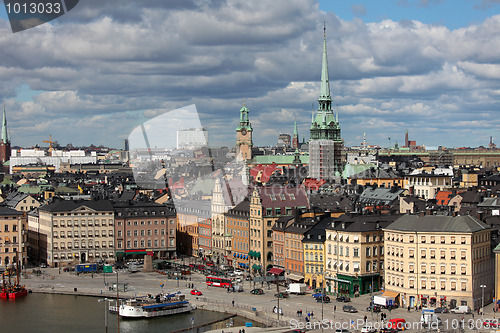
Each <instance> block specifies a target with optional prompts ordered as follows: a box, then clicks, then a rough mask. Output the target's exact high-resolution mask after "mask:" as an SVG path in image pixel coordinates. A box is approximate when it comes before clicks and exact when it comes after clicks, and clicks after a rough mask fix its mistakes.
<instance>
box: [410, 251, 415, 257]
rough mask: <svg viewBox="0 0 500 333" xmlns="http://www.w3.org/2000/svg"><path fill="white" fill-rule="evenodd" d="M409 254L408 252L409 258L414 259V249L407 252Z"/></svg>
mask: <svg viewBox="0 0 500 333" xmlns="http://www.w3.org/2000/svg"><path fill="white" fill-rule="evenodd" d="M409 252H410V253H409V257H410V259H413V258H415V250H414V249H410V251H409Z"/></svg>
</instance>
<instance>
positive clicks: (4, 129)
mask: <svg viewBox="0 0 500 333" xmlns="http://www.w3.org/2000/svg"><path fill="white" fill-rule="evenodd" d="M0 140H1V141H3V142H4V143H7V142H9V134H8V133H7V116H6V115H5V102H3V122H2V137H1V138H0Z"/></svg>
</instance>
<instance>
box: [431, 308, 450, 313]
mask: <svg viewBox="0 0 500 333" xmlns="http://www.w3.org/2000/svg"><path fill="white" fill-rule="evenodd" d="M448 312H450V310H448V308H435V309H434V313H448Z"/></svg>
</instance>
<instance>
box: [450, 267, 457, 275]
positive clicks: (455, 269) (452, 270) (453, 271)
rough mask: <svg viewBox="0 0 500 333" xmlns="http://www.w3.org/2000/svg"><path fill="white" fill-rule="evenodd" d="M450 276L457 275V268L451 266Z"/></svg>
mask: <svg viewBox="0 0 500 333" xmlns="http://www.w3.org/2000/svg"><path fill="white" fill-rule="evenodd" d="M451 274H457V266H455V265H452V266H451Z"/></svg>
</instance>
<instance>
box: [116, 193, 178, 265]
mask: <svg viewBox="0 0 500 333" xmlns="http://www.w3.org/2000/svg"><path fill="white" fill-rule="evenodd" d="M113 207H114V212H115V225H116V233H115V234H116V237H115V243H116V257H117V258H124V259H129V258H142V257H144V255H146V254H148V255H152V256H153V258H155V259H157V258H173V257H174V256H175V252H176V244H177V243H176V214H175V209H174V207H173V206H165V205H160V204H157V203H154V202H141V201H130V202H128V201H127V202H116V203H114V204H113Z"/></svg>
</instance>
